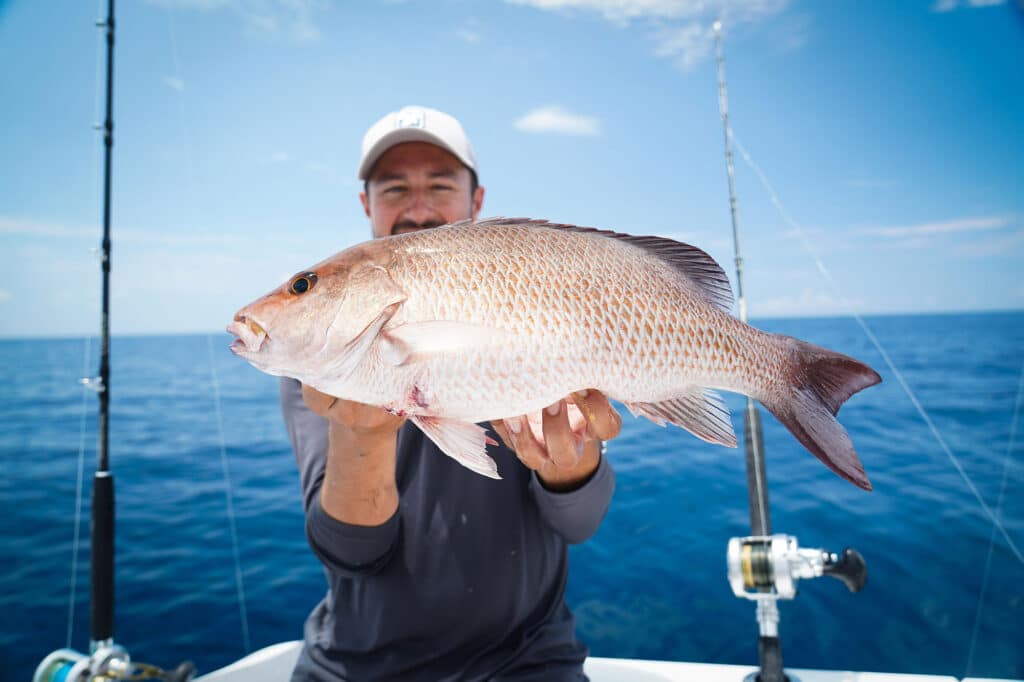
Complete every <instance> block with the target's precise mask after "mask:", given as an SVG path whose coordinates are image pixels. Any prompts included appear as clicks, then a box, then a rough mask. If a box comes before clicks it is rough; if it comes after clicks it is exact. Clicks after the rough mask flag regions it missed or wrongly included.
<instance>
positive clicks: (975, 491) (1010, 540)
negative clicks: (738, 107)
mask: <svg viewBox="0 0 1024 682" xmlns="http://www.w3.org/2000/svg"><path fill="white" fill-rule="evenodd" d="M732 139H733V141H734V142H735V143H736V148H737V149H738V150H739V151H740V155H741V156H742V157H743V160H744V161H745V162H746V164H747V165H748V166H750V168H751V170H753V171H754V173H755V174H756V175H757V177H758V179H759V180H760V181H761V184H762V185H764V188H765V190H766V191H767V192H768V195H769V197H770V198H771V202H772V204H773V205H774V206H775V208H776V209H778V211H779V214H780V215H781V216H782V219H783V220H785V221H786V222H787V223H788V224H789V226H790V227H792V228H793V230H794V231H795V232H796V234H797V236H799V237H800V241H801V243H802V244H803V247H804V249H805V250H806V251H807V253H808V254H809V255H810V257H811V259H812V260H813V261H814V263H815V265H816V266H817V268H818V271H819V272H821V274H822V276H823V277H824V278H825V279H826V280H827V281H828V283H829V284H830V285H831V286H832V289H833V291H834V292H835V293H836V294H837V295H838V296H839V298H840V300H841V301H843V303H844V304H846V307H847V308H848V309H849V311H850V315H852V316H853V318H854V319H855V320H856V321H857V324H859V325H860V328H861V329H862V330H863V331H864V333H865V334H866V335H867V337H868V339H870V340H871V343H872V344H874V346H875V349H876V350H878V352H879V354H881V356H882V358H883V359H884V360H885V363H886V364H887V365H888V366H889V369H890V370H891V371H892V373H893V376H895V377H896V380H897V381H898V382H899V384H900V386H902V387H903V390H904V392H906V394H907V396H908V397H909V398H910V402H911V403H913V405H914V407H915V408H916V409H917V412H918V414H920V415H921V418H922V419H923V420H924V422H925V424H927V425H928V428H929V429H930V430H931V432H932V435H933V436H935V440H936V441H938V443H939V446H940V447H941V448H942V450H943V452H945V453H946V456H947V457H949V461H950V462H952V463H953V466H954V467H955V468H956V470H957V472H958V473H959V474H960V477H961V478H962V479H963V480H964V483H965V484H966V485H967V488H968V489H969V490H970V491H971V493H972V494H973V495H974V497H975V499H977V500H978V504H979V505H981V508H982V509H983V510H984V511H985V514H986V515H988V517H989V518H990V519H991V520H992V524H993V526H994V527H996V528H998V529H999V532H1000V534H1001V535H1002V536H1003V539H1004V540H1006V544H1007V545H1008V546H1009V548H1010V551H1012V552H1013V554H1014V556H1016V557H1017V561H1019V562H1020V563H1021V565H1024V554H1022V553H1021V550H1020V548H1018V547H1017V543H1016V542H1014V541H1013V538H1011V537H1010V534H1009V533H1008V532H1007V531H1006V528H1005V527H1004V526H1003V524H1002V523H1001V522H1000V521H999V518H998V517H997V516H996V514H995V513H994V512H993V511H992V509H991V507H989V506H988V504H986V502H985V499H984V498H983V497H982V496H981V493H980V492H978V489H977V487H975V485H974V482H973V481H972V480H971V478H970V476H968V475H967V472H966V471H965V470H964V468H963V466H962V465H961V464H960V461H959V460H958V459H957V457H956V455H954V454H953V451H952V450H951V449H950V448H949V446H948V445H946V441H945V439H943V437H942V435H941V434H940V433H939V430H938V429H937V428H936V427H935V424H934V423H933V422H932V419H931V417H930V416H929V415H928V412H927V411H926V410H925V409H924V406H922V405H921V402H920V401H919V400H918V399H917V396H916V395H915V394H914V391H913V390H912V389H911V388H910V385H909V384H908V383H907V382H906V380H905V379H904V378H903V374H902V373H901V372H900V371H899V370H898V369H897V368H896V365H895V363H893V361H892V359H891V358H890V357H889V354H888V353H887V352H886V350H885V348H883V347H882V344H881V342H879V340H878V338H877V337H876V336H875V335H874V333H873V332H872V331H871V329H870V328H869V327H868V325H867V323H866V322H865V321H864V318H862V317H861V316H860V315H859V314H857V312H856V311H855V310H853V307H852V306H850V305H849V304H847V303H846V298H845V297H844V296H843V295H842V292H841V291H840V289H839V285H838V284H837V283H836V281H835V280H834V279H833V278H832V273H830V272H829V270H828V268H826V267H825V264H824V263H823V262H822V260H821V258H819V257H818V254H817V252H816V251H815V250H814V247H812V246H811V243H810V241H809V240H808V239H807V235H806V234H805V232H804V230H803V228H802V227H801V226H800V224H799V223H797V222H796V221H795V220H793V218H792V217H791V216H790V215H789V212H788V211H787V210H786V209H785V207H784V206H783V205H782V202H781V201H780V200H779V197H778V195H777V194H776V193H775V188H774V187H772V184H771V183H770V182H769V181H768V178H767V177H766V176H765V174H764V172H763V171H762V170H761V168H760V167H759V166H758V165H757V164H756V163H754V160H753V159H751V158H750V154H748V153H747V150H746V148H745V147H744V146H743V143H742V142H740V139H739V138H738V137H737V136H736V135H735V133H733V134H732Z"/></svg>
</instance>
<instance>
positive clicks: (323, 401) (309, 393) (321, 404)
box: [302, 384, 337, 416]
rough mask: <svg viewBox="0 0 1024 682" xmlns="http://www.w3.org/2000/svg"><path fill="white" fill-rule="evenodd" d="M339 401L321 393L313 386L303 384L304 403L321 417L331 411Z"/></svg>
mask: <svg viewBox="0 0 1024 682" xmlns="http://www.w3.org/2000/svg"><path fill="white" fill-rule="evenodd" d="M335 400H337V398H335V397H334V396H330V395H327V394H326V393H321V392H320V391H318V390H316V389H315V388H313V387H312V386H307V385H306V384H302V401H303V402H304V403H306V407H308V408H309V409H310V410H311V411H313V412H315V413H316V414H319V415H321V416H323V415H324V413H325V412H327V410H328V409H330V407H331V405H332V404H333V403H334V401H335Z"/></svg>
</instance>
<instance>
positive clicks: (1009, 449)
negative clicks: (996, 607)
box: [964, 364, 1024, 677]
mask: <svg viewBox="0 0 1024 682" xmlns="http://www.w3.org/2000/svg"><path fill="white" fill-rule="evenodd" d="M1022 402H1024V364H1022V365H1021V368H1020V380H1019V381H1018V382H1017V400H1016V401H1015V402H1014V405H1013V417H1012V419H1011V420H1010V442H1009V443H1007V445H1006V456H1005V457H1003V480H1002V481H1001V482H1000V484H999V498H998V500H997V501H996V515H997V516H1002V514H1003V500H1004V499H1005V496H1006V480H1007V478H1009V472H1010V455H1011V453H1013V446H1014V444H1015V442H1016V440H1017V424H1018V422H1019V420H1020V411H1021V404H1022ZM995 541H996V527H995V525H994V524H993V526H992V531H991V532H990V533H989V535H988V554H986V556H985V572H984V574H983V576H984V577H982V579H981V590H980V591H979V592H978V606H977V607H976V608H975V611H974V626H973V627H972V628H971V646H970V649H968V651H967V667H966V668H965V669H964V677H968V676H969V675H970V674H971V668H972V667H973V666H974V649H975V647H976V645H977V643H978V629H979V625H980V623H981V611H982V609H983V608H984V606H985V593H986V592H987V591H988V579H989V574H990V573H991V570H992V550H993V549H994V548H995Z"/></svg>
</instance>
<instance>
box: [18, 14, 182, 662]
mask: <svg viewBox="0 0 1024 682" xmlns="http://www.w3.org/2000/svg"><path fill="white" fill-rule="evenodd" d="M96 26H97V27H99V28H101V29H103V30H104V32H105V34H106V43H107V87H106V116H105V118H104V121H103V126H102V128H101V130H102V131H103V146H104V163H103V241H102V243H101V261H100V268H101V271H102V273H103V300H102V309H101V310H102V312H101V319H100V369H99V376H97V377H95V378H87V379H83V380H82V383H83V384H84V385H85V386H86V387H88V388H91V389H92V390H94V391H96V393H97V395H98V397H99V445H98V448H97V452H98V456H97V464H96V471H95V473H94V474H93V481H92V526H91V527H92V531H91V536H90V542H91V547H92V552H91V574H90V578H91V580H90V587H91V594H90V617H89V655H88V656H86V655H84V654H81V653H79V652H77V651H75V650H73V649H58V650H57V651H54V652H52V653H50V654H49V655H48V656H46V657H45V658H44V659H43V660H42V661H41V662H40V663H39V665H38V666H37V667H36V671H35V674H34V675H33V676H32V680H33V682H86V681H90V680H95V681H97V682H98V681H100V680H103V681H104V682H107V681H110V680H120V679H125V680H129V679H130V680H142V679H151V680H165V681H166V682H188V680H191V679H192V677H193V675H194V673H195V666H193V665H192V663H191V662H189V661H185V662H183V663H181V664H180V665H179V666H178V667H177V668H175V669H174V670H170V671H166V670H162V669H160V668H158V667H156V666H153V665H149V664H146V663H135V662H132V660H131V657H130V656H129V654H128V651H127V650H126V649H125V648H124V647H122V646H120V645H118V644H115V643H114V477H113V474H112V473H111V471H110V456H109V448H108V445H109V432H110V186H111V160H112V154H113V147H114V118H113V104H114V0H107V18H106V19H105V20H100V21H97V22H96ZM69 617H70V616H69ZM69 627H70V626H69ZM68 632H69V635H68V637H69V639H70V629H69V631H68Z"/></svg>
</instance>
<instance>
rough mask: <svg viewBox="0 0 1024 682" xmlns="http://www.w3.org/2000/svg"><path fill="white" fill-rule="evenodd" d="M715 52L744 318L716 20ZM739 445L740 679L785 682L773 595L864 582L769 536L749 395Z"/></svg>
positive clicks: (791, 541)
mask: <svg viewBox="0 0 1024 682" xmlns="http://www.w3.org/2000/svg"><path fill="white" fill-rule="evenodd" d="M713 28H714V32H715V56H716V64H717V67H718V108H719V113H720V114H721V117H722V131H723V134H724V136H725V167H726V173H727V175H728V179H729V212H730V215H731V218H732V239H733V254H734V256H735V261H736V293H737V302H738V304H739V316H740V320H741V321H743V322H746V321H747V300H746V298H745V297H744V293H743V257H742V256H741V255H740V236H739V221H738V219H737V207H736V186H735V178H734V173H733V163H732V129H731V128H730V127H729V96H728V90H727V89H726V84H725V60H724V58H723V56H722V22H720V21H716V22H715V23H714V26H713ZM743 444H744V449H745V451H746V452H745V454H746V462H747V497H748V499H749V502H750V530H751V534H750V536H749V537H746V538H732V539H731V540H730V541H729V547H728V551H727V554H726V564H727V567H728V574H729V583H730V585H731V586H732V590H733V593H734V594H735V595H736V596H737V597H741V598H744V599H750V600H752V601H756V602H757V624H758V647H757V653H758V663H759V672H758V673H756V674H752V675H751V676H749V677H748V678H747V681H746V682H790V678H789V677H788V676H787V675H786V674H785V672H784V670H783V667H782V642H781V640H780V639H779V608H778V600H779V599H793V598H794V597H795V596H796V584H797V582H798V581H799V580H800V579H801V578H816V577H818V576H822V575H831V576H833V577H834V578H837V579H839V580H841V581H842V582H843V584H845V585H846V587H847V589H849V590H850V591H851V592H859V591H860V590H861V589H862V588H863V587H864V584H865V582H866V580H867V567H866V565H865V563H864V558H863V557H862V556H861V555H860V554H859V553H858V552H857V551H856V550H853V549H850V548H847V549H845V550H844V551H843V553H842V554H839V555H837V554H834V553H832V552H828V551H826V550H824V549H804V548H801V547H800V546H799V543H798V542H797V539H796V538H795V537H792V536H790V535H784V534H776V535H772V524H771V514H770V513H769V509H768V475H767V470H766V468H765V459H764V437H763V435H762V430H761V413H760V412H759V411H758V409H757V404H756V403H755V402H754V400H753V398H749V397H748V398H747V405H746V409H745V410H744V411H743Z"/></svg>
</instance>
